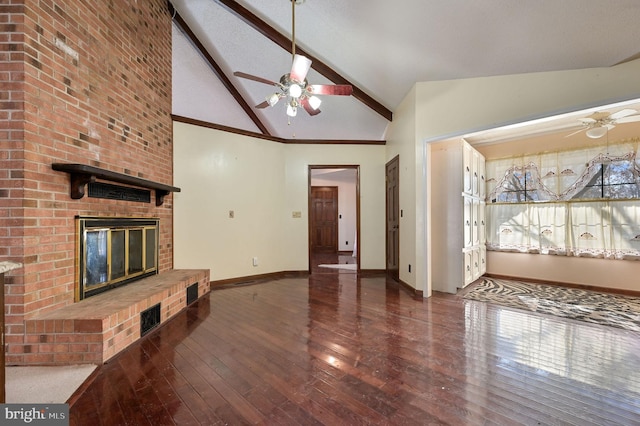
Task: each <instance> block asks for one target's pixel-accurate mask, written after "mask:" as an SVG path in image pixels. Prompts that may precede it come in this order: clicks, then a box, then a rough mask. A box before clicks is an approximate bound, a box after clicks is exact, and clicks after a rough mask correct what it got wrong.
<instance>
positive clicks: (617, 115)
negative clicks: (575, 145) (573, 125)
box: [565, 108, 640, 139]
mask: <svg viewBox="0 0 640 426" xmlns="http://www.w3.org/2000/svg"><path fill="white" fill-rule="evenodd" d="M637 112H638V111H636V110H635V109H630V108H627V109H623V110H620V111H618V112H614V113H613V114H609V113H608V112H594V113H593V114H591V115H590V116H588V117H584V118H579V119H578V121H580V122H581V123H582V126H583V128H582V129H580V130H578V131H575V132H573V133H570V134H568V135H567V136H565V137H567V138H568V137H569V136H573V135H575V134H578V133H580V132H582V131H585V130H586V135H587V137H590V138H591V139H598V138H601V137H603V136H604V135H606V134H607V131H609V130H611V129H613V128H614V127H615V125H616V124H619V123H631V122H634V121H640V115H636V114H637Z"/></svg>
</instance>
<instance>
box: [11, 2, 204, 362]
mask: <svg viewBox="0 0 640 426" xmlns="http://www.w3.org/2000/svg"><path fill="white" fill-rule="evenodd" d="M0 14H1V15H2V22H3V23H2V25H0V31H1V32H2V38H3V40H4V42H3V43H0V52H1V54H2V55H1V58H2V59H0V61H2V71H0V75H2V76H3V79H2V80H3V84H2V85H0V103H1V104H2V108H0V111H2V113H1V114H0V120H1V121H2V127H1V128H0V134H1V135H2V151H0V260H4V261H13V262H17V263H21V264H23V267H22V268H19V269H16V270H14V271H11V273H9V274H7V275H6V276H5V315H6V317H5V318H6V320H5V324H6V326H5V343H6V362H7V364H8V365H28V364H41V365H42V364H66V363H73V362H79V361H80V362H101V361H104V359H106V358H105V357H109V356H112V354H113V353H115V352H113V351H105V350H104V347H106V346H107V345H108V344H109V339H110V338H113V339H114V340H112V341H111V342H112V344H111V346H112V347H116V348H121V347H122V345H120V343H119V342H120V341H121V340H122V341H124V340H127V339H133V338H134V337H135V336H136V335H138V336H139V332H136V331H135V326H134V325H131V324H130V321H137V320H134V319H131V318H126V314H124V313H123V312H124V310H130V311H131V312H134V313H135V315H137V314H138V313H139V311H140V310H144V309H146V304H149V303H158V300H156V298H157V297H159V296H157V295H150V293H149V294H147V293H145V294H140V295H138V296H136V297H137V298H138V299H139V300H137V301H136V302H134V303H133V304H132V305H130V306H128V307H126V308H124V307H122V308H121V307H120V306H115V307H113V309H115V310H116V313H115V314H114V313H112V312H107V311H105V310H97V309H96V311H100V312H101V314H100V315H101V316H100V318H80V317H78V316H77V315H80V314H79V313H78V312H79V311H80V310H81V309H79V308H76V305H80V303H76V300H75V297H74V286H75V279H76V277H75V271H76V261H77V258H76V222H75V218H76V216H91V217H115V216H118V217H136V218H157V219H158V221H159V235H158V258H157V269H158V272H159V274H158V276H157V277H155V276H154V277H147V278H145V280H150V279H151V280H152V279H160V280H161V281H162V280H163V279H164V278H158V277H170V276H171V274H175V271H173V203H172V201H173V200H172V198H173V196H172V195H171V193H164V192H159V191H156V192H154V193H152V197H151V200H149V202H144V201H131V200H127V199H103V198H96V197H90V196H84V197H82V198H74V197H73V196H72V195H73V191H70V177H69V175H68V174H67V173H61V172H60V171H56V170H54V169H53V168H52V165H53V164H55V163H67V164H82V165H87V166H88V167H92V168H97V169H100V170H103V171H105V173H115V174H117V175H118V176H126V177H130V178H131V179H132V182H130V183H129V184H125V185H126V186H134V187H135V186H137V185H136V184H135V183H136V182H137V181H136V179H140V180H149V181H152V182H156V183H158V184H160V185H172V183H173V173H172V164H173V145H172V120H171V115H170V114H171V25H172V24H171V15H170V14H169V12H168V10H167V3H166V1H164V0H146V1H139V2H131V1H127V0H114V1H111V2H85V1H83V0H69V1H65V2H49V1H38V2H27V1H24V0H23V1H21V0H13V1H11V2H10V3H9V4H2V5H0ZM96 180H97V181H101V179H100V178H99V177H98V178H97V179H96ZM159 200H161V201H162V202H158V201H159ZM203 274H204V275H203ZM178 275H180V273H178ZM187 275H190V276H188V277H184V276H182V275H181V276H174V278H175V281H176V283H174V284H178V287H174V284H169V283H163V284H162V285H160V283H158V282H155V283H153V282H152V283H151V284H149V283H147V286H148V287H153V286H158V285H160V287H162V289H161V290H159V293H163V294H164V296H162V298H163V299H165V300H167V301H168V302H166V303H165V305H164V306H165V308H164V309H165V311H166V312H167V313H168V312H173V311H172V310H171V309H169V308H168V306H169V305H171V304H172V303H173V302H171V301H170V300H172V299H171V298H172V295H174V294H176V293H175V292H177V291H178V290H177V289H178V288H179V287H180V286H182V287H187V286H190V285H193V284H194V282H197V283H199V286H201V287H202V291H206V287H207V286H208V282H206V283H205V281H207V280H208V271H196V272H190V273H188V274H187ZM163 286H164V287H163ZM127 287H129V286H124V287H122V289H115V290H113V291H119V290H126V289H127ZM141 288H142V287H141ZM156 288H157V287H156ZM179 293H180V296H179V298H180V297H183V292H182V290H180V291H179ZM201 294H202V293H201ZM99 297H100V295H97V296H94V297H92V298H99ZM123 297H124V296H123ZM92 298H89V299H88V300H91V299H92ZM92 303H98V302H92ZM86 309H89V308H86ZM101 309H104V308H101ZM118 309H119V310H118ZM118 317H120V318H118ZM132 327H133V328H132ZM122 330H134V331H130V332H126V331H125V334H126V333H129V336H134V337H126V338H125V337H117V338H115V337H114V336H115V335H118V333H119V331H122ZM111 332H113V333H114V336H111V337H109V333H111ZM52 336H53V337H52ZM98 341H99V344H98ZM72 345H77V346H78V349H79V350H80V352H82V353H85V352H83V351H84V349H85V348H88V347H89V346H91V347H92V348H93V349H95V351H96V353H97V352H100V355H99V356H95V357H93V358H92V357H91V356H85V357H84V359H80V358H81V357H79V356H78V355H77V353H78V352H76V353H74V352H73V350H70V348H71V346H72ZM83 345H87V346H86V347H85V346H83ZM97 346H100V348H97ZM63 347H65V348H66V349H64V350H63ZM116 352H117V351H116ZM87 353H88V352H87Z"/></svg>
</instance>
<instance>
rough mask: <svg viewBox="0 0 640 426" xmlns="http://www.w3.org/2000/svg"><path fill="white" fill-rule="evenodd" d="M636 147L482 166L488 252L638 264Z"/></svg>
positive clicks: (639, 225) (634, 143)
mask: <svg viewBox="0 0 640 426" xmlns="http://www.w3.org/2000/svg"><path fill="white" fill-rule="evenodd" d="M637 148H638V141H637V140H634V141H631V142H629V141H627V142H626V143H618V144H612V145H604V146H597V147H590V148H586V149H581V150H576V151H565V152H555V153H544V154H539V155H529V156H524V157H518V158H508V159H500V160H491V161H487V194H488V196H487V206H486V215H487V221H486V223H487V249H489V250H500V251H514V252H524V253H540V254H557V255H568V256H588V257H598V258H609V259H640V201H638V197H639V195H640V191H639V190H640V165H639V163H638V160H637V156H636V153H637Z"/></svg>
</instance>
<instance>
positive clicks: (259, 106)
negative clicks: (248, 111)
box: [255, 101, 269, 109]
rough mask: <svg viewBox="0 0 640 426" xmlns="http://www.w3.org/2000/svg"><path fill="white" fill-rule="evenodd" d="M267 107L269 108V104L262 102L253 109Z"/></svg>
mask: <svg viewBox="0 0 640 426" xmlns="http://www.w3.org/2000/svg"><path fill="white" fill-rule="evenodd" d="M268 106H269V102H267V101H264V102H260V103H259V104H258V105H256V106H255V108H259V109H262V108H266V107H268Z"/></svg>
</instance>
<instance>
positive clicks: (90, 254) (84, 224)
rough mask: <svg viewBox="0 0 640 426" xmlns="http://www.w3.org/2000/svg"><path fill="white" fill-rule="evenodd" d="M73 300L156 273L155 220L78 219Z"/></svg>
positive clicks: (156, 226)
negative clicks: (74, 295)
mask: <svg viewBox="0 0 640 426" xmlns="http://www.w3.org/2000/svg"><path fill="white" fill-rule="evenodd" d="M77 223H78V237H79V245H78V247H79V250H78V251H79V256H78V259H79V262H78V265H79V271H78V285H77V288H76V300H82V299H84V298H86V297H89V296H93V295H95V294H98V293H101V292H103V291H106V290H108V289H110V288H113V287H116V286H119V285H124V284H128V283H130V282H132V281H135V280H137V279H140V278H143V277H146V276H149V275H153V274H156V273H157V271H158V235H159V234H158V223H159V221H158V219H135V218H93V217H92V218H89V217H78V218H77Z"/></svg>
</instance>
